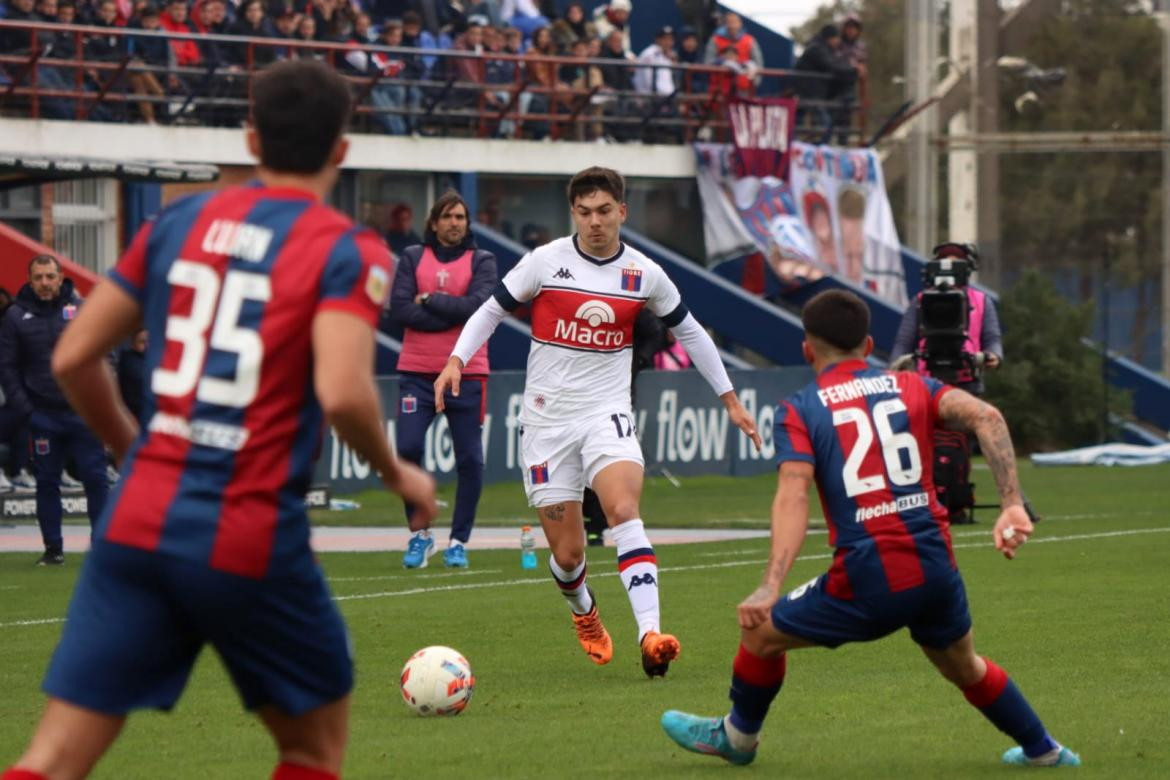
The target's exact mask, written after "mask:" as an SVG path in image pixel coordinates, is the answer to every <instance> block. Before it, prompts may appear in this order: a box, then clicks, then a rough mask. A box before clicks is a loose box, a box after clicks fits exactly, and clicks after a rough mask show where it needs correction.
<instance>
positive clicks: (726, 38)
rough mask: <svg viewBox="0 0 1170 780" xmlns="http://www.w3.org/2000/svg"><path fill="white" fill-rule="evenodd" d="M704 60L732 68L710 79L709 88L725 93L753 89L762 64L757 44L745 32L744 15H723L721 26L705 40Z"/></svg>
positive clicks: (745, 92)
mask: <svg viewBox="0 0 1170 780" xmlns="http://www.w3.org/2000/svg"><path fill="white" fill-rule="evenodd" d="M703 59H704V60H706V61H707V63H708V64H711V65H726V66H728V67H729V68H731V69H732V70H733V71H734V73H733V74H728V75H726V76H713V77H712V79H711V86H712V88H713V89H715V90H717V91H719V92H723V93H725V94H730V93H732V92H738V93H740V94H749V93H750V92H751V91H752V90H753V89H754V88H755V84H756V80H757V79H758V78H759V75H758V74H759V70H760V68H762V67H764V53H763V52H762V51H761V50H760V44H759V43H757V42H756V39H755V38H754V37H753V36H752V35H751V34H750V33H748V32H745V31H744V29H743V18H742V17H741V16H740V15H739V14H737V13H732V12H730V11H729V12H728V13H726V14H724V15H723V26H722V27H720V28H719V29H717V30H716V31H715V33H714V34H713V35H712V36H711V40H709V41H707V50H706V52H705V53H704V55H703Z"/></svg>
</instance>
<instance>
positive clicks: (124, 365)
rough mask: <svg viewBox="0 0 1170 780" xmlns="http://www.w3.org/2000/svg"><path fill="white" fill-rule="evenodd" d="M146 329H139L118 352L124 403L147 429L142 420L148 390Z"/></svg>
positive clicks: (119, 376) (139, 423)
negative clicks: (145, 395)
mask: <svg viewBox="0 0 1170 780" xmlns="http://www.w3.org/2000/svg"><path fill="white" fill-rule="evenodd" d="M146 339H147V336H146V328H139V329H138V331H137V332H135V334H134V338H132V339H130V343H129V344H127V345H126V346H125V347H124V348H123V349H122V350H121V351H119V352H118V369H117V374H118V391H119V392H120V393H121V394H122V402H123V403H124V404H126V408H127V409H129V410H130V414H132V415H134V419H135V420H138V425H139V427H145V426H146V423H147V421H146V420H143V419H142V409H143V395H144V391H145V390H146V373H145V372H146Z"/></svg>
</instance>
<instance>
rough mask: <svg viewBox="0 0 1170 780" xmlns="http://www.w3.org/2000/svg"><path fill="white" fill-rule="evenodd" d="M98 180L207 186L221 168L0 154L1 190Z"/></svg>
mask: <svg viewBox="0 0 1170 780" xmlns="http://www.w3.org/2000/svg"><path fill="white" fill-rule="evenodd" d="M95 177H103V178H105V177H109V178H115V179H119V180H122V181H156V182H208V181H215V180H216V179H218V178H219V168H218V167H216V166H214V165H186V164H180V163H173V162H157V161H147V160H103V159H97V158H90V157H71V156H64V155H63V156H60V157H57V156H45V155H37V154H17V153H11V152H9V153H0V189H10V188H12V187H25V186H28V185H30V184H40V183H43V182H48V181H62V180H65V179H92V178H95Z"/></svg>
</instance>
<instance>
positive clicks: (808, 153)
mask: <svg viewBox="0 0 1170 780" xmlns="http://www.w3.org/2000/svg"><path fill="white" fill-rule="evenodd" d="M789 184H790V185H791V188H792V196H793V198H794V199H795V201H796V203H797V205H798V206H799V207H800V215H801V219H802V220H803V221H804V224H805V225H806V226H807V227H808V229H809V231H810V232H811V233H812V237H813V242H814V246H815V247H816V252H817V259H818V260H819V261H820V263H821V265H822V266H825V267H827V268H830V269H832V272H833V274H834V275H836V276H838V277H840V278H843V279H847V280H848V281H850V282H853V283H854V284H856V285H859V286H862V287H865V288H867V289H869V290H872V291H873V292H875V293H877V295H878V297H880V298H882V299H883V300H885V301H886V302H887V303H890V304H893V305H894V306H897V307H899V308H903V307H905V306H906V303H907V298H906V279H905V275H904V274H903V272H902V246H901V242H900V241H899V240H898V229H897V227H895V225H894V212H893V210H892V209H891V208H890V200H889V198H888V197H887V196H886V181H885V178H884V177H883V176H882V163H881V159H880V158H879V157H878V154H877V152H876V151H875V150H873V149H852V148H840V147H836V146H813V145H812V144H804V143H796V144H793V149H792V167H791V169H790V177H789Z"/></svg>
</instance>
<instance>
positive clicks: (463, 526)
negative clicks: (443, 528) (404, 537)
mask: <svg viewBox="0 0 1170 780" xmlns="http://www.w3.org/2000/svg"><path fill="white" fill-rule="evenodd" d="M486 384H487V382H486V380H483V379H470V378H467V377H464V379H463V381H462V383H461V384H460V387H459V397H458V398H456V397H455V396H453V395H451V393H447V396H446V398H445V399H444V403H445V404H446V409H445V410H444V412H443V413H444V414H445V415H446V416H447V424H448V426H449V427H450V429H451V438H452V440H453V441H454V445H455V473H456V475H457V476H458V484H457V487H456V489H455V513H454V514H453V515H452V517H451V538H452V539H457V540H459V541H460V542H463V543H464V544H466V543H467V541H468V540H469V539H470V538H471V529H472V527H473V526H474V525H475V510H476V507H477V506H478V505H479V495H480V493H482V492H483V440H482V439H481V431H482V429H483V411H484V392H485V385H486ZM434 419H435V387H434V377H428V376H425V375H422V374H402V375H401V378H400V379H399V381H398V423H397V428H398V430H397V442H396V445H397V447H398V454H399V455H400V456H401V457H403V458H405V459H406V460H409V461H410V462H411V463H421V462H422V458H423V447H424V445H425V443H426V435H427V428H428V427H429V426H430V424H431V421H432V420H434ZM410 513H411V508H410V506H409V505H408V506H407V507H406V517H407V519H408V520H409V519H410Z"/></svg>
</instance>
